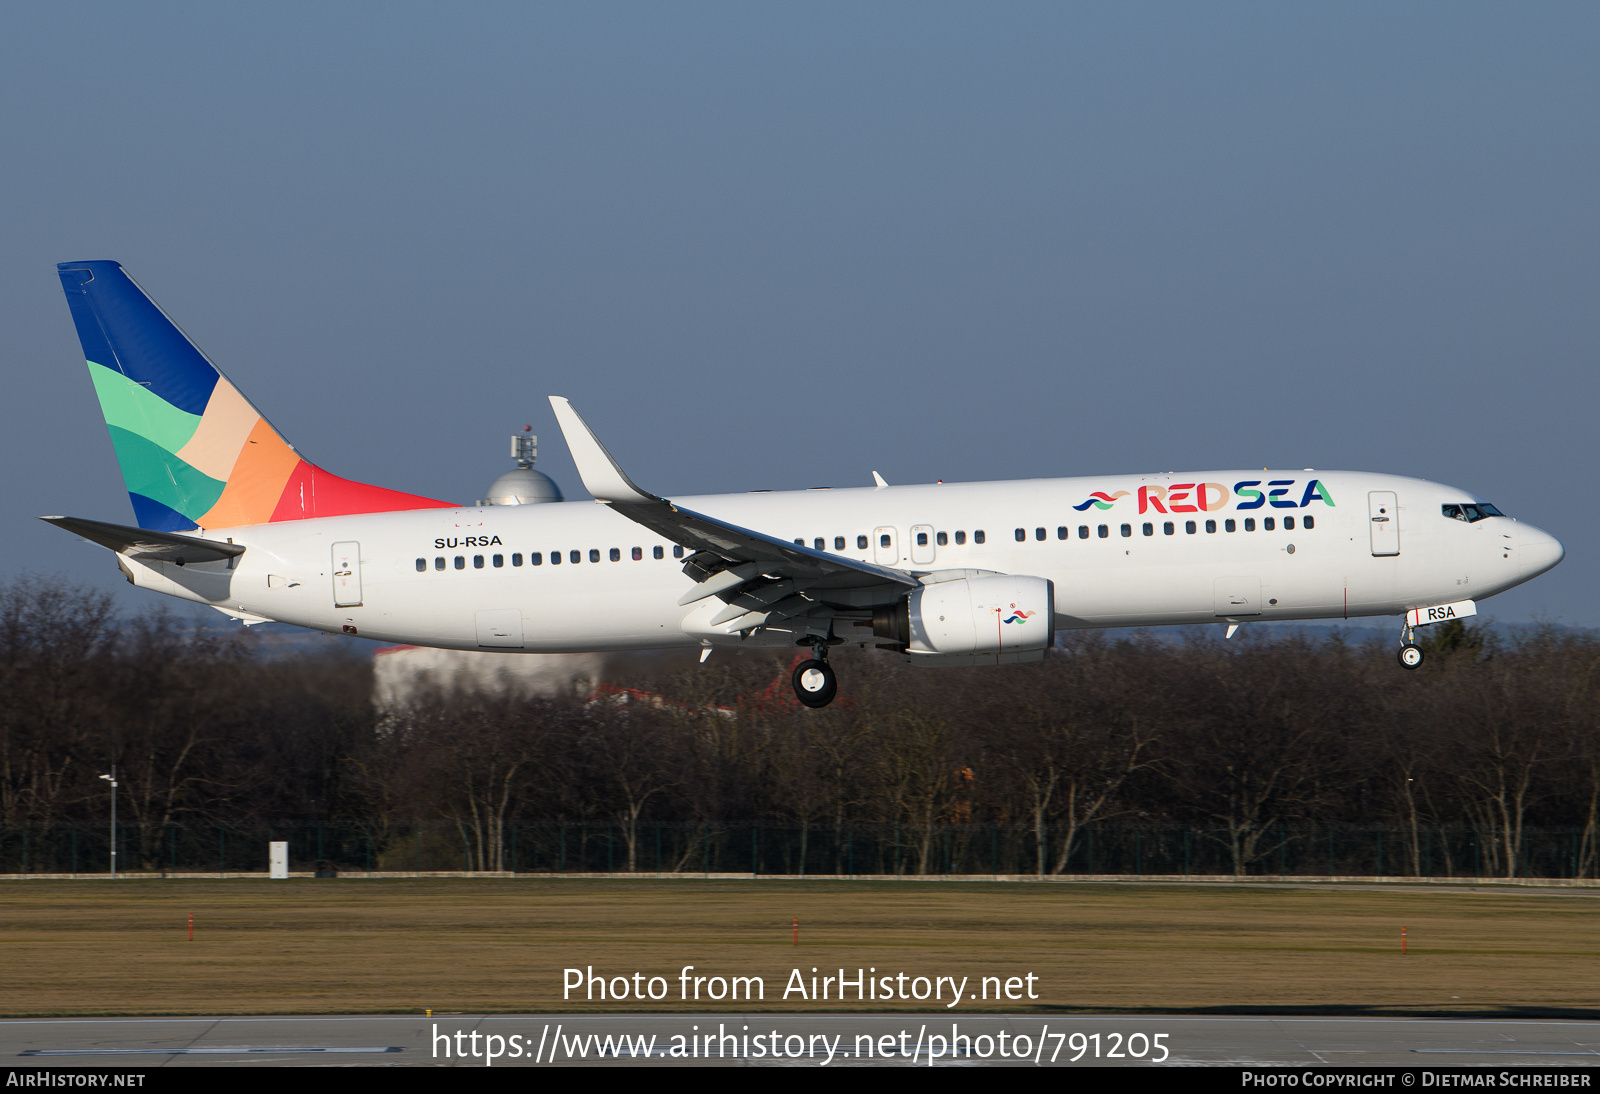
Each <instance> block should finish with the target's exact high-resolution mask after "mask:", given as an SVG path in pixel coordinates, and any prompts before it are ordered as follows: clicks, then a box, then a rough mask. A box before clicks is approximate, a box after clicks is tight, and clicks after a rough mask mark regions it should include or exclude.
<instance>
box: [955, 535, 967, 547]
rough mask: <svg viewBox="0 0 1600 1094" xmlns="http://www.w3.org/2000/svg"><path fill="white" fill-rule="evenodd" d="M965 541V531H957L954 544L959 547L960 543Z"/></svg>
mask: <svg viewBox="0 0 1600 1094" xmlns="http://www.w3.org/2000/svg"><path fill="white" fill-rule="evenodd" d="M966 542H967V533H965V532H957V533H956V546H957V547H960V546H961V545H962V544H964V543H966Z"/></svg>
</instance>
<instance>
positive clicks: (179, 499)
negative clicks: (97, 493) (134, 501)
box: [106, 425, 227, 520]
mask: <svg viewBox="0 0 1600 1094" xmlns="http://www.w3.org/2000/svg"><path fill="white" fill-rule="evenodd" d="M106 428H107V430H108V431H109V432H110V433H111V444H112V446H113V447H114V448H116V450H117V462H118V463H119V464H121V465H122V478H123V481H124V482H126V483H127V484H128V491H129V492H130V493H134V494H143V495H144V496H145V497H147V498H149V499H150V500H152V501H159V502H160V503H161V504H162V505H165V506H166V507H167V508H169V509H174V510H176V511H178V512H179V513H182V514H183V515H184V516H186V517H188V518H189V519H190V520H194V519H196V518H197V517H200V516H203V515H204V514H205V512H206V511H207V510H208V509H210V508H211V507H212V506H213V505H215V504H216V503H217V499H218V498H220V497H221V496H222V488H223V487H224V486H226V485H227V483H224V482H219V481H218V480H216V479H214V478H212V477H211V476H210V475H207V474H203V473H202V472H199V471H196V470H195V469H194V468H192V467H190V466H189V465H188V464H186V463H184V462H183V461H182V460H180V459H178V457H176V456H174V455H173V454H172V453H170V452H168V451H166V450H165V449H163V448H160V447H158V446H157V445H155V444H152V443H151V442H150V441H147V440H145V439H144V438H143V437H141V436H139V434H137V433H133V432H131V431H129V430H126V429H123V428H122V427H121V426H115V425H108V426H107V427H106Z"/></svg>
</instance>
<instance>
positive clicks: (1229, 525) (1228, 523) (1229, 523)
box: [1222, 520, 1239, 532]
mask: <svg viewBox="0 0 1600 1094" xmlns="http://www.w3.org/2000/svg"><path fill="white" fill-rule="evenodd" d="M1222 530H1223V531H1224V532H1237V531H1238V530H1239V522H1238V521H1234V520H1225V521H1223V522H1222Z"/></svg>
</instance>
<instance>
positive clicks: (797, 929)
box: [794, 916, 800, 946]
mask: <svg viewBox="0 0 1600 1094" xmlns="http://www.w3.org/2000/svg"><path fill="white" fill-rule="evenodd" d="M794 944H795V945H796V946H798V945H800V917H799V916H795V917H794Z"/></svg>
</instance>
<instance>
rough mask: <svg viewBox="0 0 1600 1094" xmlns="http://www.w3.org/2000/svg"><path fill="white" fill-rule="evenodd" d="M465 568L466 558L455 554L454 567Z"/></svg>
mask: <svg viewBox="0 0 1600 1094" xmlns="http://www.w3.org/2000/svg"><path fill="white" fill-rule="evenodd" d="M466 568H467V560H466V558H465V556H463V555H457V556H456V569H458V570H465V569H466Z"/></svg>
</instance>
